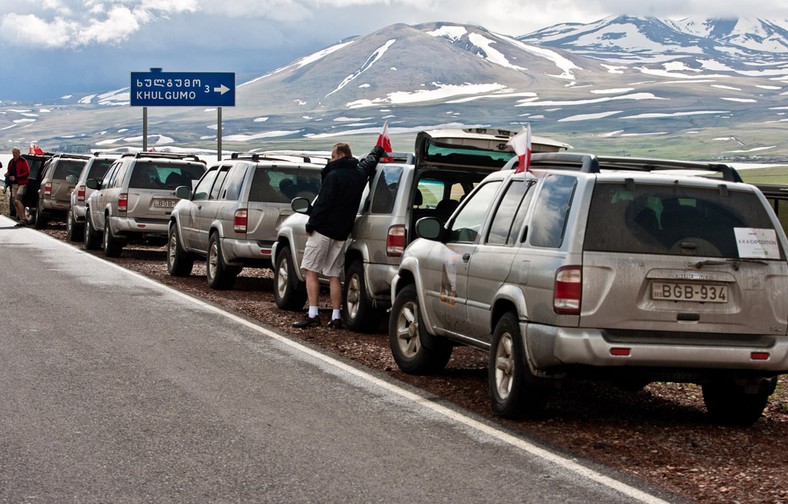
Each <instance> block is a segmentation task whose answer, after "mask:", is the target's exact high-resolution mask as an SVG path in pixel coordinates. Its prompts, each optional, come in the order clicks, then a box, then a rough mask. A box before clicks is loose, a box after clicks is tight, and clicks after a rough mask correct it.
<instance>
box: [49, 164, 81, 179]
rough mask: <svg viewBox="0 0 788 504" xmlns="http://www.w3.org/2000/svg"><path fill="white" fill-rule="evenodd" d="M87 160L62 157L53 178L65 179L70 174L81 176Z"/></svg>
mask: <svg viewBox="0 0 788 504" xmlns="http://www.w3.org/2000/svg"><path fill="white" fill-rule="evenodd" d="M85 162H86V160H82V159H61V160H60V161H59V162H58V163H57V165H56V166H55V172H54V173H53V174H52V178H53V179H58V180H64V179H65V178H66V177H68V176H69V175H73V176H74V177H79V174H80V172H81V171H82V168H83V167H84V166H85Z"/></svg>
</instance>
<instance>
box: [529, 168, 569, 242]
mask: <svg viewBox="0 0 788 504" xmlns="http://www.w3.org/2000/svg"><path fill="white" fill-rule="evenodd" d="M576 185H577V180H576V179H575V178H574V177H569V176H566V175H554V174H550V175H547V177H545V180H544V183H543V184H542V188H541V190H540V191H539V194H538V195H537V198H536V207H535V209H534V219H533V223H532V224H531V230H530V231H529V234H530V242H531V245H533V246H535V247H547V248H559V247H560V246H561V244H562V243H563V241H564V233H565V231H566V222H567V219H568V217H569V210H570V209H571V203H572V196H573V195H574V191H575V186H576Z"/></svg>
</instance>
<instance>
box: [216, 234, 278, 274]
mask: <svg viewBox="0 0 788 504" xmlns="http://www.w3.org/2000/svg"><path fill="white" fill-rule="evenodd" d="M272 248H273V243H265V242H261V241H258V240H238V239H230V238H223V239H222V254H224V258H225V260H226V261H227V262H228V263H230V264H232V263H237V264H238V265H239V266H240V265H243V264H248V263H249V262H254V263H257V262H260V263H261V266H266V265H267V266H268V267H271V266H272V264H273V260H272V256H271V251H272Z"/></svg>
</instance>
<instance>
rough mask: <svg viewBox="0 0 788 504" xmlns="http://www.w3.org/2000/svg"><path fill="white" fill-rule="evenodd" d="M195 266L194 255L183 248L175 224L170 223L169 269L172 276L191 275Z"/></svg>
mask: <svg viewBox="0 0 788 504" xmlns="http://www.w3.org/2000/svg"><path fill="white" fill-rule="evenodd" d="M193 267H194V256H193V255H191V254H190V253H188V252H186V251H185V250H183V247H182V246H181V240H180V238H178V231H177V229H175V224H172V225H170V230H169V237H168V240H167V271H168V272H169V273H170V275H172V276H189V275H191V274H192V268H193Z"/></svg>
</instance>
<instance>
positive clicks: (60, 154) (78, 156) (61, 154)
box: [52, 152, 90, 159]
mask: <svg viewBox="0 0 788 504" xmlns="http://www.w3.org/2000/svg"><path fill="white" fill-rule="evenodd" d="M52 157H53V158H56V157H70V158H75V159H90V154H71V153H69V152H58V153H57V154H53V155H52Z"/></svg>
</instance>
